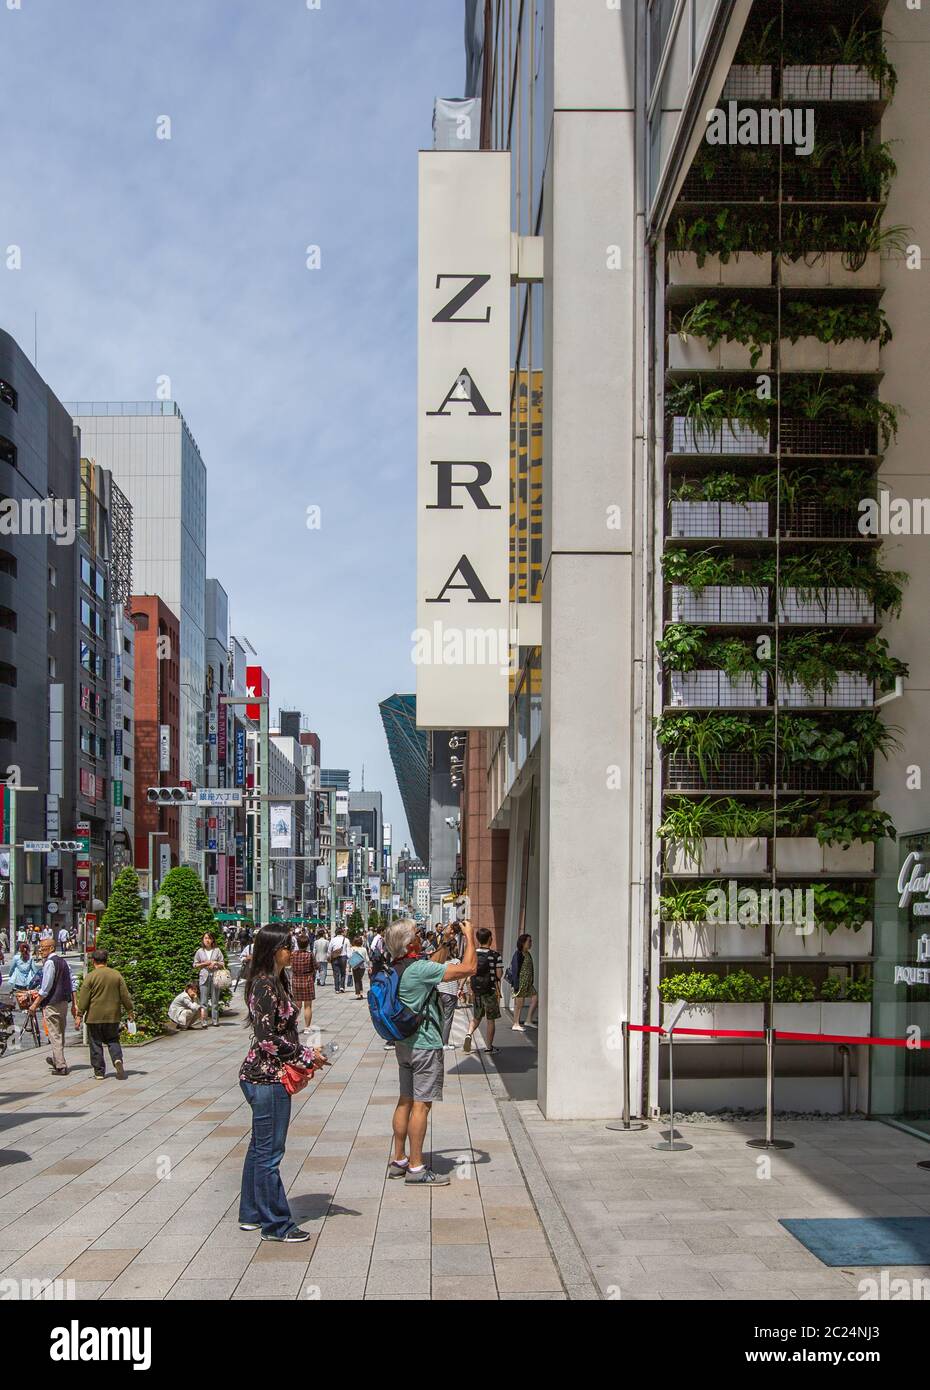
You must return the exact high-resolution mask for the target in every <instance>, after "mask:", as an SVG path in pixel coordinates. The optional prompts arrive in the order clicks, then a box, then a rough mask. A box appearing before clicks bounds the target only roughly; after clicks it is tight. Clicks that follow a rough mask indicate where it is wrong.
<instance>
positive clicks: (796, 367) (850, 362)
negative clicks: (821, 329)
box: [778, 338, 880, 372]
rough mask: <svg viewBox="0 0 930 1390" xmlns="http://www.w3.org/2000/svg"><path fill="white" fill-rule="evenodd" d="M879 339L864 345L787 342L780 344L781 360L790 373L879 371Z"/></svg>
mask: <svg viewBox="0 0 930 1390" xmlns="http://www.w3.org/2000/svg"><path fill="white" fill-rule="evenodd" d="M879 351H880V349H879V345H878V339H877V338H876V339H874V340H873V341H871V342H863V341H862V339H860V338H850V339H849V340H848V341H847V342H844V343H822V342H821V341H820V339H819V338H798V340H797V342H796V343H792V342H789V341H788V340H787V339H784V340H783V341H782V342H781V343H780V344H779V349H778V361H779V365H780V366H781V368H782V370H783V371H786V372H820V371H826V370H830V371H834V372H877V371H878V367H879Z"/></svg>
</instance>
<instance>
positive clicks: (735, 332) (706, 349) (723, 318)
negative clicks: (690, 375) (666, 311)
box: [668, 299, 776, 371]
mask: <svg viewBox="0 0 930 1390" xmlns="http://www.w3.org/2000/svg"><path fill="white" fill-rule="evenodd" d="M672 327H673V332H672V334H671V336H670V338H669V345H668V353H669V367H671V368H678V369H681V368H686V369H703V370H711V371H725V370H734V371H749V370H752V371H755V370H756V369H757V368H759V369H761V370H762V371H767V370H768V368H769V367H770V365H771V360H772V353H771V343H772V340H773V339H774V337H775V331H776V323H775V315H774V314H773V313H772V312H771V311H770V310H768V309H760V308H758V307H757V306H756V305H754V304H753V303H751V302H750V301H748V300H742V299H729V300H720V299H702V300H700V301H699V302H698V303H697V304H693V305H692V306H691V308H690V309H688V310H687V311H686V312H685V313H684V314H683V315H677V314H674V313H673V315H672Z"/></svg>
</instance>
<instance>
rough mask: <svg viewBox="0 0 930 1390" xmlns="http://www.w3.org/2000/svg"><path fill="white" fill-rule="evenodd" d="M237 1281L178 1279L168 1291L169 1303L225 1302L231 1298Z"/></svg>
mask: <svg viewBox="0 0 930 1390" xmlns="http://www.w3.org/2000/svg"><path fill="white" fill-rule="evenodd" d="M237 1283H238V1280H237V1279H179V1280H178V1282H177V1283H176V1284H175V1285H174V1286H173V1287H172V1288H171V1289H170V1290H169V1291H168V1293H167V1295H166V1298H167V1299H168V1300H169V1302H174V1301H177V1300H182V1299H183V1300H186V1301H188V1302H191V1303H202V1302H205V1301H207V1300H210V1299H213V1300H226V1299H230V1298H232V1296H233V1294H234V1292H235V1289H236V1285H237Z"/></svg>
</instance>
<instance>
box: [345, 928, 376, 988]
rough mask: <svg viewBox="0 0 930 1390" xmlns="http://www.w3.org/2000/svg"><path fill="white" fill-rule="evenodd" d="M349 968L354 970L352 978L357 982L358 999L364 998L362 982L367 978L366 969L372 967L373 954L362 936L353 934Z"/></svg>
mask: <svg viewBox="0 0 930 1390" xmlns="http://www.w3.org/2000/svg"><path fill="white" fill-rule="evenodd" d="M349 969H350V970H351V971H352V979H353V981H354V982H355V997H356V999H363V998H364V989H363V984H362V982H363V981H364V979H365V971H366V970H370V969H371V955H370V954H369V951H368V947H367V946H366V945H365V942H364V940H363V939H362V937H361V936H353V938H352V945H351V947H350V949H349Z"/></svg>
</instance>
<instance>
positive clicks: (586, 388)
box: [528, 0, 643, 1119]
mask: <svg viewBox="0 0 930 1390" xmlns="http://www.w3.org/2000/svg"><path fill="white" fill-rule="evenodd" d="M636 9H637V7H635V6H632V5H625V6H623V8H622V11H618V10H614V9H610V8H608V7H607V6H606V5H599V6H593V5H592V6H583V7H579V6H577V5H575V4H571V3H566V0H553V3H551V4H550V6H549V8H548V11H547V42H548V44H549V53H548V54H547V59H548V70H549V74H550V76H549V81H550V92H551V127H550V142H549V157H548V166H547V170H546V185H545V227H544V237H545V345H544V392H545V410H544V414H545V445H544V456H545V463H544V470H545V471H544V488H543V496H544V520H543V563H544V569H545V578H544V586H543V631H544V638H543V730H542V742H541V790H540V823H539V832H540V860H539V862H540V876H539V943H538V953H537V956H536V959H537V966H538V975H539V985H540V997H541V1011H540V1018H539V1104H540V1107H541V1109H542V1110H543V1112H544V1114H545V1115H546V1116H547V1117H550V1118H553V1119H576V1118H586V1117H587V1118H596V1117H600V1116H610V1115H616V1114H617V1113H618V1112H619V1106H620V1065H619V1064H620V1053H619V1051H618V1050H617V1031H618V1024H619V1020H620V1019H621V1018H622V1017H629V1012H628V1010H629V1003H630V1001H629V994H630V980H629V978H628V977H629V968H628V961H629V958H630V947H631V933H632V932H634V931H639V930H640V927H639V924H638V923H637V922H635V921H634V920H633V918H634V916H635V914H634V912H632V911H631V891H630V878H631V867H630V866H631V843H632V840H633V837H634V836H635V837H636V839H637V840H639V838H640V837H641V836H642V834H643V827H642V825H641V824H639V823H638V822H639V815H638V813H632V812H631V807H632V806H633V805H638V798H637V799H636V800H635V801H634V784H635V782H636V777H637V773H636V770H635V765H634V748H635V746H636V742H635V729H634V708H636V702H635V700H634V694H633V692H634V686H635V682H636V678H637V669H636V666H635V663H636V659H637V656H638V652H637V639H638V630H639V622H638V614H639V612H640V603H639V584H640V582H641V581H640V578H639V566H638V559H637V554H636V549H635V548H640V549H641V546H640V545H639V530H640V528H639V527H637V526H634V517H633V497H634V474H635V466H636V463H635V461H636V456H637V436H638V433H639V430H638V425H637V420H638V410H637V391H638V389H639V387H638V384H637V383H638V376H639V373H638V365H639V348H638V346H637V344H638V343H639V342H640V340H641V331H642V325H641V321H640V318H639V315H638V313H637V250H636V248H637V188H638V179H637V172H636V148H637V146H636V136H637V131H636V114H635V109H634V104H635V90H636V88H635V69H636V64H635V57H636V28H635V26H636ZM634 821H636V823H635V824H634V823H633V822H634ZM528 930H530V931H532V927H531V926H529V925H528ZM533 934H534V937H535V935H536V933H535V932H534V933H533ZM634 992H635V991H634ZM634 1085H635V1082H634Z"/></svg>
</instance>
